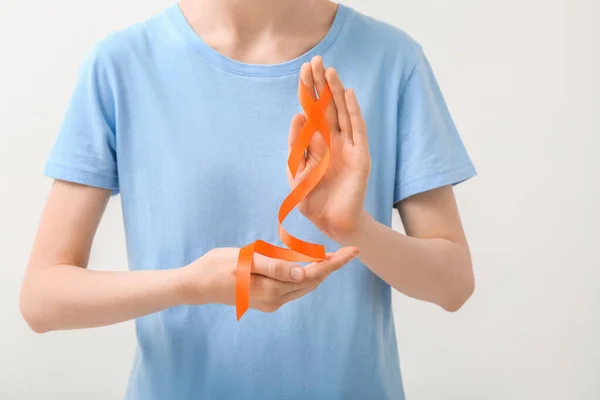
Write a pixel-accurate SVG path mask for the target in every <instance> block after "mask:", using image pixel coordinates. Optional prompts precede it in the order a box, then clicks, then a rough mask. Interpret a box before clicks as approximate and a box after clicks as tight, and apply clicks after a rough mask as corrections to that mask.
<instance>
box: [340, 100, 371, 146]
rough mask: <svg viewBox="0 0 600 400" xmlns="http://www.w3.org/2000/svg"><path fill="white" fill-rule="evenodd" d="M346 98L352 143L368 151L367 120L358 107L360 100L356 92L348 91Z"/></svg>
mask: <svg viewBox="0 0 600 400" xmlns="http://www.w3.org/2000/svg"><path fill="white" fill-rule="evenodd" d="M344 98H345V100H346V106H347V107H348V114H349V115H350V123H351V125H352V141H353V142H354V144H355V145H357V146H358V147H362V148H363V149H367V148H368V146H369V141H368V139H367V126H366V124H365V119H364V118H363V116H362V111H361V110H360V106H359V105H358V100H357V99H356V94H355V93H354V90H352V89H348V90H346V92H345V95H344Z"/></svg>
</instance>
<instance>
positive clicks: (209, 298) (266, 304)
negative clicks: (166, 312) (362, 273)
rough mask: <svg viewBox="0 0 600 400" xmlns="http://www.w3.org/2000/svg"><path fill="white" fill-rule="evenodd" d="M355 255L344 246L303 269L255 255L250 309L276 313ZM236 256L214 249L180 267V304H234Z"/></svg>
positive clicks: (232, 250)
mask: <svg viewBox="0 0 600 400" xmlns="http://www.w3.org/2000/svg"><path fill="white" fill-rule="evenodd" d="M357 253H358V250H357V249H356V248H355V247H345V248H342V249H340V250H338V251H336V252H335V253H331V254H328V257H327V259H326V260H324V261H321V262H315V263H312V264H309V265H307V266H306V267H302V266H300V265H298V264H294V263H291V262H287V261H282V260H276V259H272V258H268V257H265V256H262V255H260V254H255V255H254V260H253V261H254V262H253V270H252V275H251V277H250V308H254V309H257V310H259V311H263V312H274V311H276V310H278V309H279V308H280V307H281V306H282V305H284V304H286V303H289V302H290V301H292V300H296V299H298V298H300V297H302V296H304V295H306V294H307V293H309V292H311V291H312V290H314V289H315V288H316V287H317V286H319V285H320V284H321V282H323V280H325V278H327V277H328V276H329V275H330V274H331V273H332V272H334V271H337V270H338V269H340V268H341V267H342V266H344V265H345V264H346V263H348V262H349V261H350V260H352V259H353V258H354V257H355V256H356V254H357ZM238 254H239V249H237V248H217V249H214V250H211V251H209V252H208V253H206V254H205V255H204V256H203V257H200V258H199V259H198V260H196V261H194V262H193V263H191V264H189V265H187V266H185V267H183V268H182V273H183V276H182V278H183V279H182V281H183V284H182V292H183V302H184V304H190V305H199V304H210V303H219V304H227V305H235V280H236V277H235V272H236V268H237V261H238Z"/></svg>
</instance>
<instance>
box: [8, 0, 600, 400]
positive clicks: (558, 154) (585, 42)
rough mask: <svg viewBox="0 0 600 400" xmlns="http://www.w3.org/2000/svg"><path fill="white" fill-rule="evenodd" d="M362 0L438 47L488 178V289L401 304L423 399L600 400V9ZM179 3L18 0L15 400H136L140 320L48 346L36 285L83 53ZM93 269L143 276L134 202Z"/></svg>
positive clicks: (484, 209) (477, 238) (583, 0)
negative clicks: (38, 249) (33, 278)
mask: <svg viewBox="0 0 600 400" xmlns="http://www.w3.org/2000/svg"><path fill="white" fill-rule="evenodd" d="M346 3H347V4H349V5H350V6H353V7H355V8H357V9H358V10H359V11H362V12H365V13H367V14H371V15H373V16H375V17H378V18H381V19H384V20H386V21H389V22H391V23H393V24H395V25H398V26H400V27H402V28H404V29H405V30H406V31H408V32H409V33H410V34H411V35H412V36H413V37H414V38H416V39H417V40H418V41H419V42H420V43H421V44H422V45H423V46H424V48H425V50H426V53H427V55H428V57H429V58H430V61H431V63H432V65H433V67H434V70H435V72H436V74H437V76H438V79H439V81H440V83H441V86H442V88H443V90H444V93H445V95H446V98H447V101H448V103H449V105H450V108H451V111H452V112H453V115H454V118H455V120H456V123H457V125H458V127H459V128H460V130H461V132H462V135H463V138H464V141H465V143H466V145H467V147H468V149H469V151H470V153H471V155H472V157H473V159H474V161H475V163H476V165H477V167H478V170H479V177H477V178H476V179H474V180H472V181H470V182H468V183H466V184H465V185H464V186H460V187H459V188H458V189H457V195H458V198H459V201H460V206H461V211H462V215H463V218H464V224H465V227H466V230H467V232H468V235H469V237H470V242H471V245H472V248H473V257H474V262H475V268H476V275H477V289H476V294H475V295H474V297H473V298H472V299H471V301H470V302H469V303H468V304H467V305H466V306H465V308H464V309H463V310H461V311H460V312H459V313H457V314H447V313H445V312H443V311H441V310H438V309H437V308H435V307H433V306H431V305H428V304H424V303H419V302H417V301H414V300H410V299H407V298H405V297H403V296H401V295H397V296H395V299H394V308H395V315H396V323H397V328H398V337H399V343H400V353H401V362H402V369H403V374H404V383H405V386H406V393H407V397H408V399H410V400H419V399H423V400H430V399H436V400H445V399H456V400H468V399H478V400H479V399H486V400H500V399H502V400H504V399H511V400H513V399H523V400H531V399H546V400H562V399H567V398H568V399H580V400H592V399H598V398H600V380H599V379H597V377H598V373H599V372H600V261H599V260H598V256H597V249H598V247H596V246H600V233H599V231H600V212H599V210H598V206H599V205H600V202H599V201H598V199H599V198H600V196H599V192H600V190H599V184H600V162H599V161H598V160H597V159H594V158H593V157H594V156H597V152H598V150H599V149H600V139H599V136H600V123H599V122H598V118H597V115H596V114H597V113H598V112H599V111H600V102H599V100H598V92H599V91H600V79H599V78H598V73H599V71H600V57H599V52H600V29H599V28H598V25H596V27H594V26H593V24H595V23H596V21H593V19H594V18H597V17H598V15H600V4H599V3H598V2H597V0H580V1H573V0H487V1H481V0H455V1H444V0H427V1H425V0H404V1H389V0H362V1H361V0H353V1H347V2H346ZM169 4H170V1H167V0H143V1H142V0H127V1H123V0H104V1H91V0H88V1H81V0H79V1H73V0H70V1H66V0H64V1H61V2H57V1H46V0H31V1H26V2H25V1H17V0H2V4H1V5H0V54H1V57H0V60H1V61H0V116H1V117H0V183H1V185H0V190H1V195H0V249H1V251H0V257H1V260H2V262H1V265H0V268H1V272H0V316H1V319H0V398H1V399H7V400H13V399H16V400H20V399H44V400H46V399H61V400H70V399H81V398H85V399H89V400H95V399H98V400H110V399H121V398H122V397H123V393H124V388H125V384H126V381H127V377H128V373H129V370H130V363H131V358H132V355H133V349H134V332H133V324H131V323H126V324H121V325H118V326H113V327H107V328H100V329H94V330H85V331H76V332H60V333H51V334H47V335H42V336H37V335H35V334H33V333H31V332H30V331H29V330H28V328H27V327H26V325H25V323H24V322H23V321H22V319H21V317H20V315H19V311H18V290H19V286H20V281H21V279H22V276H23V271H24V268H25V264H26V262H27V256H28V252H29V250H30V246H31V242H32V239H33V234H34V232H35V229H36V225H37V222H38V218H39V215H40V212H41V208H42V205H43V203H44V200H45V196H46V193H47V190H48V186H49V183H50V182H49V181H48V180H46V179H45V178H43V177H42V173H41V171H42V168H43V164H44V160H45V157H46V155H47V152H48V150H49V147H50V145H51V143H52V141H53V140H54V135H55V133H56V130H57V128H58V126H59V123H60V121H61V119H62V116H63V113H64V110H65V107H66V104H67V101H68V99H69V96H70V93H71V89H72V87H73V84H74V79H75V72H76V70H77V68H78V66H79V64H80V62H81V60H82V57H83V56H84V55H85V54H86V53H87V51H88V50H89V49H90V47H91V46H92V44H93V43H94V42H95V41H96V40H98V39H100V38H102V37H103V36H104V35H106V34H107V33H109V32H111V31H113V30H115V29H118V28H121V27H124V26H127V25H129V24H130V23H133V22H135V21H138V20H142V19H145V18H146V17H148V16H150V15H151V14H153V13H155V12H158V11H159V10H161V9H162V8H164V7H166V6H167V5H169ZM396 227H399V223H398V221H396ZM92 267H94V268H99V269H101V268H106V269H125V268H126V258H125V247H124V237H123V232H122V220H121V215H120V209H119V202H118V200H113V201H112V202H111V204H110V205H109V208H108V211H107V215H106V216H105V218H104V220H103V223H102V226H101V228H100V231H99V233H98V237H97V240H96V244H95V247H94V251H93V262H92Z"/></svg>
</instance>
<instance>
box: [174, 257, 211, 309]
mask: <svg viewBox="0 0 600 400" xmlns="http://www.w3.org/2000/svg"><path fill="white" fill-rule="evenodd" d="M206 262H207V261H206V255H205V256H203V257H200V258H199V259H197V260H196V261H194V262H192V263H191V264H188V265H186V266H184V267H181V268H177V269H175V270H173V273H174V275H175V276H174V280H173V281H174V284H173V292H174V296H175V297H176V298H177V301H178V303H179V305H202V304H208V303H210V300H209V297H210V296H209V293H208V290H207V288H208V287H207V286H208V285H207V284H206V279H204V277H202V276H201V275H202V272H201V271H206V269H205V268H203V265H200V264H205V263H206Z"/></svg>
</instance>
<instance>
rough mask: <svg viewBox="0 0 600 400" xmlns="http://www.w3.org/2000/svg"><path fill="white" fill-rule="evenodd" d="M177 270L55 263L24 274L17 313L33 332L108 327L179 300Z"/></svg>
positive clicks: (179, 281)
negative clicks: (118, 269) (102, 268)
mask: <svg viewBox="0 0 600 400" xmlns="http://www.w3.org/2000/svg"><path fill="white" fill-rule="evenodd" d="M181 275H182V274H181V271H180V269H179V270H159V271H133V272H107V271H93V270H88V269H85V268H80V267H77V266H72V265H56V266H52V267H46V268H40V269H39V270H36V271H31V272H28V274H27V276H26V277H25V281H24V283H23V288H22V291H21V312H22V313H23V316H24V317H25V319H26V320H27V322H28V324H29V325H30V326H31V328H32V329H33V330H34V331H36V332H39V333H41V332H47V331H53V330H65V329H78V328H91V327H97V326H103V325H111V324H115V323H118V322H123V321H127V320H130V319H134V318H137V317H141V316H144V315H147V314H151V313H154V312H157V311H160V310H163V309H166V308H169V307H173V306H176V305H179V304H181V303H182V299H181V290H180V287H181V283H182V282H181V280H182V276H181Z"/></svg>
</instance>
